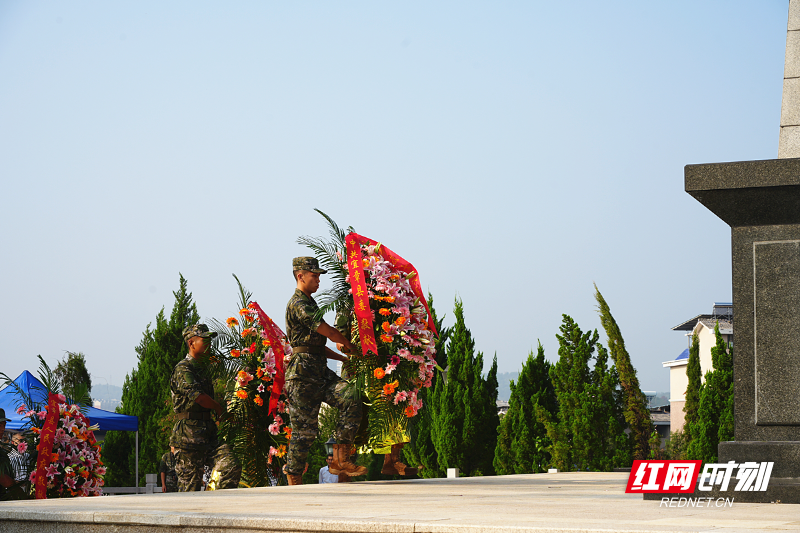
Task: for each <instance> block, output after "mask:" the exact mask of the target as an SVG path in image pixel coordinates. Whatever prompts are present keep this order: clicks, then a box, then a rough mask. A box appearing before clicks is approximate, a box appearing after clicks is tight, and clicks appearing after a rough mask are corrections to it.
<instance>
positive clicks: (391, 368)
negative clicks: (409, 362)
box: [383, 364, 397, 374]
mask: <svg viewBox="0 0 800 533" xmlns="http://www.w3.org/2000/svg"><path fill="white" fill-rule="evenodd" d="M395 368H397V365H392V364H388V365H386V368H385V369H384V370H383V371H384V372H386V373H387V374H391V373H392V372H394V369H395Z"/></svg>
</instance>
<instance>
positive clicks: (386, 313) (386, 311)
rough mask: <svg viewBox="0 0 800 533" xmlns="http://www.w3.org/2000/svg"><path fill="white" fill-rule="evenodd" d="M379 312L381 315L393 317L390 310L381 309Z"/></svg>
mask: <svg viewBox="0 0 800 533" xmlns="http://www.w3.org/2000/svg"><path fill="white" fill-rule="evenodd" d="M378 312H379V313H380V314H382V315H383V316H389V315H391V314H392V312H391V311H389V310H388V309H386V308H385V307H381V308H380V309H379V310H378Z"/></svg>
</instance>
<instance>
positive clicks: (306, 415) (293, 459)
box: [284, 371, 361, 474]
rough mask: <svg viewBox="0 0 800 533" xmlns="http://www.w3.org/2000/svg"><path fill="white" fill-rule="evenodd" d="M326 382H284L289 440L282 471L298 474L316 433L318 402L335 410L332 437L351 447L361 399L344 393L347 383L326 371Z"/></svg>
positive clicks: (356, 429) (359, 414) (303, 465)
mask: <svg viewBox="0 0 800 533" xmlns="http://www.w3.org/2000/svg"><path fill="white" fill-rule="evenodd" d="M327 377H328V379H327V380H325V382H324V383H323V384H322V385H320V384H319V382H310V381H301V380H297V379H293V380H290V381H287V382H286V385H285V386H284V392H285V393H286V396H287V398H288V399H289V416H290V417H291V422H292V439H291V440H290V441H289V455H288V457H287V461H286V471H287V472H288V473H289V474H302V473H303V470H304V469H305V466H306V458H307V457H308V451H309V449H310V448H311V444H312V443H313V442H314V439H316V438H317V434H318V433H319V420H318V418H319V408H320V404H321V403H322V402H325V403H327V404H328V405H330V406H331V407H335V408H336V409H338V410H339V422H338V424H337V425H336V433H335V435H334V438H335V439H336V442H337V443H339V444H352V443H353V439H354V438H355V435H356V432H358V427H359V425H360V424H361V397H360V395H358V394H356V395H352V393H349V394H348V393H347V392H346V391H345V389H346V387H347V383H346V382H345V381H343V380H342V379H340V378H339V376H337V375H336V374H334V373H333V372H332V371H330V376H327Z"/></svg>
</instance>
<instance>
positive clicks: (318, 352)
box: [292, 346, 325, 355]
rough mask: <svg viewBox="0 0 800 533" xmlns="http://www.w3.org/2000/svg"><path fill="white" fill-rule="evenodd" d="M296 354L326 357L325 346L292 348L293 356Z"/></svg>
mask: <svg viewBox="0 0 800 533" xmlns="http://www.w3.org/2000/svg"><path fill="white" fill-rule="evenodd" d="M296 353H310V354H315V355H324V354H325V347H324V346H292V354H296Z"/></svg>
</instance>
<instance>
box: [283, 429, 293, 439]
mask: <svg viewBox="0 0 800 533" xmlns="http://www.w3.org/2000/svg"><path fill="white" fill-rule="evenodd" d="M283 432H284V433H286V439H287V440H292V428H287V427H284V428H283Z"/></svg>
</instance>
